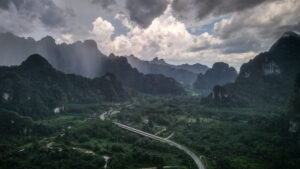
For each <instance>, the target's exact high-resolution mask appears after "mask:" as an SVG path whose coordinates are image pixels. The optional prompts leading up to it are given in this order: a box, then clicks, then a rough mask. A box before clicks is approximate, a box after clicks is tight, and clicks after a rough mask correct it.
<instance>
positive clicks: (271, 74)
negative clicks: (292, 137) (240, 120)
mask: <svg viewBox="0 0 300 169" xmlns="http://www.w3.org/2000/svg"><path fill="white" fill-rule="evenodd" d="M299 72H300V36H299V35H297V34H296V33H291V32H288V33H285V34H284V35H283V36H282V37H281V38H280V39H279V40H278V41H277V42H276V43H275V44H274V45H273V46H272V47H271V49H270V50H269V51H268V52H264V53H261V54H259V55H257V56H256V57H255V58H254V59H252V60H250V61H249V62H248V63H245V64H243V65H242V67H241V69H240V73H239V75H238V77H237V79H236V81H235V82H234V83H232V84H227V85H225V86H223V87H224V88H225V90H226V91H227V92H228V94H229V97H231V98H235V99H236V100H238V101H239V102H243V103H244V104H248V105H250V104H257V103H276V104H281V105H285V104H286V103H287V98H288V96H289V94H290V91H291V88H292V86H293V82H294V79H295V77H296V74H297V73H299Z"/></svg>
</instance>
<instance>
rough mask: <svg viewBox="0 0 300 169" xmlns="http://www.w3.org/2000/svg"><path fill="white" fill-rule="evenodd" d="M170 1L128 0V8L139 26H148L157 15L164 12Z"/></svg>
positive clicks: (131, 17) (131, 16)
mask: <svg viewBox="0 0 300 169" xmlns="http://www.w3.org/2000/svg"><path fill="white" fill-rule="evenodd" d="M167 5H168V2H167V1H166V0H127V1H126V8H127V10H128V11H129V16H130V19H131V20H132V21H134V22H136V23H137V24H138V25H139V26H141V27H143V28H147V27H148V26H149V25H150V24H151V23H152V21H153V19H155V18H156V17H158V16H160V15H161V14H163V12H164V11H165V10H166V8H167Z"/></svg>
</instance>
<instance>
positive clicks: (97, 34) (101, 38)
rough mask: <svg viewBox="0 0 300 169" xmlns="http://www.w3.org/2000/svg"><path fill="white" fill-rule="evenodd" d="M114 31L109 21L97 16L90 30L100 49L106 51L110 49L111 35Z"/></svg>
mask: <svg viewBox="0 0 300 169" xmlns="http://www.w3.org/2000/svg"><path fill="white" fill-rule="evenodd" d="M114 31H115V28H114V27H113V25H112V24H111V23H110V22H108V21H107V20H104V19H103V18H101V17H98V18H97V19H96V20H95V21H94V22H93V30H92V31H91V32H90V34H91V36H92V37H94V38H93V39H96V41H97V43H98V45H99V47H100V50H101V51H102V52H105V53H108V52H109V50H110V43H111V36H112V35H113V34H114Z"/></svg>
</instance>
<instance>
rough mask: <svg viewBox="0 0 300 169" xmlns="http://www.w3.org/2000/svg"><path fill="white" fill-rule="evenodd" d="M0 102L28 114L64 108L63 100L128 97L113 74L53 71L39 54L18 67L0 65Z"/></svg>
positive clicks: (79, 100) (42, 114) (96, 101)
mask: <svg viewBox="0 0 300 169" xmlns="http://www.w3.org/2000/svg"><path fill="white" fill-rule="evenodd" d="M0 79H1V80H0V94H1V99H0V105H1V107H2V108H6V109H9V110H14V111H17V112H19V113H21V114H23V115H29V116H32V117H44V116H47V115H51V114H54V113H59V112H61V111H63V110H64V105H65V104H67V103H101V102H103V101H116V100H124V99H126V97H128V94H127V92H126V91H125V89H124V88H123V86H122V84H121V83H120V82H119V81H118V80H117V79H116V78H115V76H114V75H113V74H106V75H105V76H103V77H101V78H95V79H88V78H84V77H81V76H78V75H73V74H64V73H62V72H60V71H57V70H55V69H54V68H53V67H52V66H51V65H50V64H49V63H48V61H47V60H45V59H44V58H43V57H41V56H40V55H31V56H30V57H29V58H28V59H27V60H26V61H24V62H23V63H22V64H21V65H20V66H13V67H0Z"/></svg>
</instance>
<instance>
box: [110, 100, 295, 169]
mask: <svg viewBox="0 0 300 169" xmlns="http://www.w3.org/2000/svg"><path fill="white" fill-rule="evenodd" d="M284 113H285V109H284V108H282V107H280V106H277V107H276V106H271V105H270V106H269V105H264V106H261V107H260V106H258V107H255V108H250V107H242V108H232V107H228V108H222V109H220V108H218V107H205V106H203V105H201V104H200V98H197V97H192V98H191V97H186V98H168V99H162V98H145V99H143V100H142V99H141V102H140V103H137V104H136V105H135V106H134V107H133V108H125V109H124V110H123V111H122V113H120V114H118V115H117V116H116V117H115V118H116V119H118V120H120V121H121V122H122V123H125V124H129V125H131V126H134V127H136V128H140V129H142V130H144V131H148V132H150V133H153V134H154V133H156V132H158V131H160V130H161V128H162V127H166V128H167V130H166V131H165V132H166V133H165V132H163V133H165V134H163V133H160V136H162V137H168V136H169V135H171V133H173V132H174V135H173V136H172V137H171V138H170V139H171V140H174V141H176V142H178V143H180V144H182V145H185V146H186V147H188V148H190V149H191V150H193V151H194V152H196V154H197V155H199V156H201V157H202V159H203V161H204V163H205V164H206V165H207V168H208V169H226V168H230V169H232V168H237V169H274V168H291V169H293V168H297V167H298V166H299V165H300V158H299V157H300V147H299V142H298V140H299V136H297V135H295V134H293V133H290V132H288V129H287V128H288V125H287V122H286V120H285V118H284V117H283V116H282V115H283V114H284ZM145 119H147V120H145Z"/></svg>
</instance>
